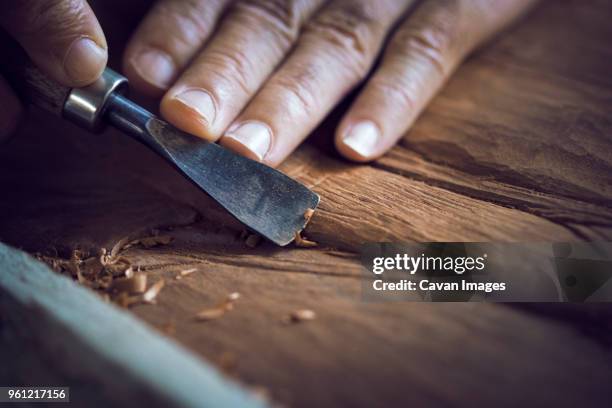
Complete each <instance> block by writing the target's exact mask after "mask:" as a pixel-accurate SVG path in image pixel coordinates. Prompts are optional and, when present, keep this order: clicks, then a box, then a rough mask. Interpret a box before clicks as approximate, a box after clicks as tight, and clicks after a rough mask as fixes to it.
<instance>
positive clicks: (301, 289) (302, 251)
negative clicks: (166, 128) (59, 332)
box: [0, 0, 612, 407]
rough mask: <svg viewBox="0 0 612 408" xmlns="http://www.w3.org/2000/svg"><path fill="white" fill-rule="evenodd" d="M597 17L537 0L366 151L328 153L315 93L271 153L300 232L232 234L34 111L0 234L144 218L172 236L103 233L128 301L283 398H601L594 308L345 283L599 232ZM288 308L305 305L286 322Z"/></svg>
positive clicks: (610, 369) (604, 171) (117, 142)
mask: <svg viewBox="0 0 612 408" xmlns="http://www.w3.org/2000/svg"><path fill="white" fill-rule="evenodd" d="M610 21H612V7H611V6H610V4H609V2H607V1H605V0H591V1H588V2H587V1H581V0H563V1H558V2H545V3H544V4H542V5H540V6H539V7H537V8H536V9H535V10H534V11H533V12H532V13H531V14H530V15H529V16H527V18H526V19H525V20H524V21H523V22H521V23H520V24H518V25H517V26H515V27H514V28H512V29H511V30H510V31H509V32H507V33H505V34H504V35H503V36H500V37H499V38H498V39H497V40H496V41H495V42H494V43H493V44H490V45H488V46H487V47H485V48H484V49H483V50H481V51H480V52H478V53H477V54H476V55H474V56H473V57H472V58H470V59H469V60H468V61H467V62H466V63H465V64H464V65H463V66H462V67H461V68H460V69H459V70H458V72H457V73H456V74H455V75H454V76H453V77H452V79H451V80H450V81H449V83H448V84H447V86H446V87H445V88H444V89H443V90H442V91H441V93H440V94H439V95H438V96H437V97H436V98H435V100H434V101H433V103H432V104H431V105H430V106H429V107H428V109H427V110H426V111H425V112H424V113H423V115H422V116H421V118H420V119H419V120H418V121H417V122H416V124H415V126H414V127H413V128H412V129H411V130H410V131H409V132H408V133H407V134H406V136H405V137H404V139H403V140H402V141H401V143H400V144H399V145H398V146H397V147H395V148H394V149H393V150H392V151H391V152H390V153H389V154H388V155H386V156H385V157H383V158H382V159H380V160H378V161H377V162H375V163H372V164H370V165H355V164H351V163H348V162H345V161H343V160H341V159H340V158H338V156H337V155H336V154H335V153H334V152H333V145H332V135H333V129H334V124H335V123H336V121H337V118H338V117H339V115H340V113H341V110H342V107H341V108H340V109H339V110H338V111H337V112H335V113H333V114H332V115H331V116H330V117H329V118H328V120H326V121H325V123H323V124H322V125H321V126H320V128H319V129H318V130H317V131H316V132H315V134H314V135H313V137H312V138H311V140H309V142H308V143H307V144H306V145H304V146H302V147H301V148H300V149H299V150H298V151H297V152H296V153H295V154H294V155H293V156H292V157H291V158H290V159H289V160H288V161H287V162H286V163H285V164H284V165H283V166H282V167H281V169H282V170H283V171H284V172H286V173H287V174H289V175H290V176H292V177H295V178H297V179H298V180H301V181H302V182H304V183H305V184H306V185H308V186H309V187H311V188H312V189H313V190H314V191H315V192H317V193H318V194H319V195H320V196H321V204H320V207H319V209H318V211H317V212H316V213H315V215H314V217H313V218H312V221H311V223H310V225H309V226H308V228H307V230H306V231H305V235H306V236H307V237H308V238H309V239H311V240H314V241H316V242H318V244H319V246H318V247H316V248H294V247H290V248H283V249H280V248H276V247H274V246H273V245H272V244H268V243H262V244H260V245H258V246H257V247H256V248H250V247H248V246H246V245H245V243H244V238H241V237H240V235H241V231H242V227H241V226H239V225H238V224H237V223H236V222H234V221H233V220H232V219H231V218H229V217H228V216H227V215H225V214H224V213H223V211H222V210H221V209H220V208H219V207H218V206H217V205H215V204H214V203H212V202H211V201H210V200H209V199H207V198H206V197H203V196H202V195H201V193H199V192H198V191H197V190H196V189H195V188H194V187H193V186H192V185H191V184H190V183H189V182H188V181H186V180H184V179H182V178H181V177H180V176H179V175H178V174H176V173H175V172H174V170H173V169H171V168H170V166H169V165H167V164H166V163H164V162H162V160H161V159H159V158H157V157H155V156H154V155H153V154H152V153H150V152H149V151H147V150H146V149H145V148H144V147H141V146H140V145H138V144H137V143H136V142H134V141H132V140H130V139H129V138H127V137H125V136H122V135H119V134H117V133H116V132H113V131H108V132H106V133H104V134H103V135H89V134H86V133H84V132H82V131H80V130H78V129H76V128H75V127H73V126H72V125H70V124H66V123H62V122H60V121H59V120H57V119H55V118H51V117H49V116H47V115H46V114H43V113H40V112H32V113H31V115H30V116H29V117H28V120H27V121H26V122H25V123H24V124H23V126H22V127H21V129H20V131H19V134H17V135H15V137H14V138H13V139H12V140H11V141H9V142H8V143H7V144H6V145H4V146H2V147H1V148H0V188H1V189H2V192H3V193H2V200H1V203H0V213H1V214H3V217H2V221H1V222H0V224H1V225H0V239H1V240H2V241H4V242H6V243H8V244H10V245H13V246H16V247H19V248H23V249H25V250H26V251H28V252H31V253H41V254H45V255H48V256H56V257H64V258H65V257H69V256H70V253H71V251H72V250H73V249H74V248H80V249H83V250H85V251H90V252H91V253H96V252H97V251H99V249H100V248H102V247H104V248H110V247H112V246H113V245H114V244H115V243H116V242H117V241H119V240H120V239H122V238H124V237H126V236H132V237H138V236H139V235H145V234H147V233H149V231H150V230H151V229H152V228H156V229H158V230H159V231H160V233H162V234H165V235H170V236H172V237H173V239H174V240H173V241H172V242H171V243H170V244H168V245H162V246H158V247H154V248H150V249H145V248H138V247H133V248H130V249H128V250H127V251H126V252H125V253H124V256H126V257H127V258H128V259H129V260H130V261H131V262H132V264H133V265H139V266H140V267H141V269H142V270H144V271H145V272H146V273H147V274H148V275H149V282H155V281H156V280H158V279H160V278H164V279H165V280H166V282H167V284H166V287H165V288H164V289H163V290H162V291H161V293H160V294H159V297H158V302H157V304H156V305H138V306H134V307H132V308H131V310H132V311H133V313H134V314H135V315H136V316H138V317H140V318H141V319H142V320H144V321H146V322H148V323H149V324H150V325H152V326H154V327H156V328H158V329H159V330H160V331H161V332H163V333H164V334H165V335H168V336H171V337H173V338H175V339H176V340H177V341H178V342H179V343H181V344H183V345H185V346H186V347H187V348H189V349H191V350H193V351H195V352H196V353H197V354H200V355H202V356H203V357H204V358H206V359H207V360H209V361H211V362H212V363H214V364H215V365H217V366H219V367H220V368H221V369H222V370H224V371H226V372H227V373H228V375H230V376H233V377H235V378H237V379H239V381H241V382H243V383H245V384H247V385H248V386H250V387H254V388H255V389H256V390H258V392H262V390H264V391H265V393H267V394H268V395H269V396H270V397H271V398H272V400H275V401H279V402H281V403H282V404H286V405H289V406H304V407H311V406H319V405H339V404H346V405H350V406H374V405H378V404H382V403H385V402H386V403H389V404H393V405H407V404H409V403H417V404H453V405H466V406H467V405H469V406H475V405H477V404H479V403H502V404H503V405H506V404H507V405H515V404H516V403H521V402H523V403H524V402H528V401H538V402H540V403H549V404H551V405H552V404H556V405H562V406H583V405H586V404H587V403H594V402H597V401H601V400H602V398H604V397H606V396H607V397H609V396H610V393H611V391H610V387H609V379H610V378H612V366H611V364H610V363H611V359H610V356H611V354H610V345H611V344H612V343H611V342H610V340H612V336H611V335H610V334H611V333H612V331H611V330H612V325H611V324H610V323H609V322H610V316H611V315H612V307H607V306H605V305H603V306H597V305H591V306H589V305H571V304H568V305H537V304H530V305H524V306H520V307H518V306H512V305H503V304H475V303H466V304H452V303H442V304H425V303H408V302H384V303H366V302H364V301H362V300H361V283H362V280H363V279H364V277H363V276H362V274H361V270H360V265H359V261H358V256H357V251H358V250H359V245H360V244H361V243H362V242H368V241H369V242H378V241H496V242H500V241H521V242H529V241H574V240H606V241H608V240H611V239H612V111H611V107H612V75H611V73H612V47H611V45H610V44H611V42H610V41H611V40H612V25H611V24H610ZM126 32H127V31H126ZM122 35H124V33H123V32H122V31H121V30H117V32H116V33H113V34H112V35H111V36H110V37H111V38H110V41H111V44H112V43H113V41H114V42H115V43H121V41H122ZM111 49H112V47H111ZM191 268H196V269H197V271H196V272H194V273H192V274H190V275H188V276H185V277H184V278H183V279H180V280H176V279H175V276H176V275H177V273H178V272H179V271H181V270H186V269H191ZM231 292H239V293H240V294H241V295H242V296H241V298H240V299H239V300H237V301H236V302H235V308H234V309H233V310H232V311H230V312H228V313H227V314H225V315H224V316H223V317H221V318H219V319H216V320H212V321H207V322H200V321H196V320H194V318H193V317H194V314H195V313H197V312H198V311H199V310H201V309H203V308H206V307H209V306H213V305H215V304H216V303H218V302H219V301H221V300H223V299H224V297H225V296H227V294H228V293H231ZM587 306H589V307H587ZM297 309H311V310H313V311H315V312H316V319H314V320H313V321H308V322H302V323H299V324H287V323H286V321H285V320H286V317H287V316H288V314H289V313H291V312H292V311H294V310H297ZM160 369H162V368H161V367H160Z"/></svg>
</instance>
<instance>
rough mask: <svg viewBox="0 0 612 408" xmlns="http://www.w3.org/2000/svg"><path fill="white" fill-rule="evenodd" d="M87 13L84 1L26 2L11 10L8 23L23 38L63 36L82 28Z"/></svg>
mask: <svg viewBox="0 0 612 408" xmlns="http://www.w3.org/2000/svg"><path fill="white" fill-rule="evenodd" d="M87 13H88V9H87V7H86V3H85V2H83V1H82V0H46V1H36V0H26V1H21V2H19V4H18V5H16V6H14V7H10V8H9V10H8V13H7V18H6V21H7V22H8V24H9V26H10V27H11V30H12V31H13V32H16V33H18V34H19V35H22V36H39V35H42V34H45V35H49V34H61V33H66V32H71V31H74V30H75V29H78V28H80V27H81V24H82V23H83V22H84V20H85V18H86V16H87Z"/></svg>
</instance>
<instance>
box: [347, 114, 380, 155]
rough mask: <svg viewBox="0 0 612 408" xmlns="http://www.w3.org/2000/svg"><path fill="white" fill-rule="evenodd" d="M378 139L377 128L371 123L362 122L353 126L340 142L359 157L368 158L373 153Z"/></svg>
mask: <svg viewBox="0 0 612 408" xmlns="http://www.w3.org/2000/svg"><path fill="white" fill-rule="evenodd" d="M379 139H380V131H379V130H378V126H376V125H375V124H374V123H373V122H371V121H363V122H359V123H357V124H356V125H353V126H352V127H351V128H350V129H349V131H348V133H347V134H346V135H345V136H344V138H343V139H342V141H343V142H344V144H345V145H347V146H348V147H350V148H351V149H352V150H354V151H355V152H356V153H358V154H360V155H361V156H363V157H370V156H372V155H373V154H374V153H375V150H376V145H377V144H378V140H379Z"/></svg>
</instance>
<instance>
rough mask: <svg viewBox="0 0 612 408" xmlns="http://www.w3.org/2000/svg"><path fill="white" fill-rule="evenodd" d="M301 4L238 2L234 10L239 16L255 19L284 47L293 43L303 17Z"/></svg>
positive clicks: (290, 0) (257, 0) (276, 0)
mask: <svg viewBox="0 0 612 408" xmlns="http://www.w3.org/2000/svg"><path fill="white" fill-rule="evenodd" d="M303 8H304V7H303V2H302V1H299V0H249V1H244V2H239V3H237V4H236V5H235V10H236V11H237V12H238V14H239V15H243V16H246V17H247V18H255V19H257V21H256V23H258V24H261V20H263V21H264V22H265V24H266V26H268V27H270V28H273V30H271V31H272V32H273V33H274V34H276V35H277V36H278V37H279V40H280V41H281V42H282V44H283V45H284V46H285V47H287V48H288V47H289V46H290V45H291V44H293V43H294V42H295V40H296V39H297V37H298V35H299V31H300V27H301V25H302V23H303V19H304V17H305V14H306V13H305V12H304V10H303Z"/></svg>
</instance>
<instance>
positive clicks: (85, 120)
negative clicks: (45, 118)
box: [63, 68, 127, 132]
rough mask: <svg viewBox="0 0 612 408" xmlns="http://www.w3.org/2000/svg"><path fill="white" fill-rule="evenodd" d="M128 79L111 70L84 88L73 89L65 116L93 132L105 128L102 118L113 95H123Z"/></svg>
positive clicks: (66, 106)
mask: <svg viewBox="0 0 612 408" xmlns="http://www.w3.org/2000/svg"><path fill="white" fill-rule="evenodd" d="M126 89H127V79H126V78H125V77H124V76H122V75H119V74H118V73H116V72H115V71H113V70H112V69H110V68H106V69H105V70H104V72H103V73H102V75H101V76H100V78H98V80H97V81H96V82H94V83H93V84H91V85H88V86H86V87H83V88H73V89H72V90H71V91H70V94H69V95H68V98H67V99H66V102H65V103H64V110H63V115H64V117H66V118H67V119H69V120H71V121H73V122H74V123H76V124H78V125H79V126H82V127H84V128H86V129H89V130H92V131H94V132H95V131H100V130H101V129H102V128H103V121H102V116H103V115H104V111H105V110H106V108H107V106H108V104H107V102H108V101H109V98H110V96H111V94H113V93H114V92H119V93H123V92H125V90H126Z"/></svg>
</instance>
